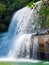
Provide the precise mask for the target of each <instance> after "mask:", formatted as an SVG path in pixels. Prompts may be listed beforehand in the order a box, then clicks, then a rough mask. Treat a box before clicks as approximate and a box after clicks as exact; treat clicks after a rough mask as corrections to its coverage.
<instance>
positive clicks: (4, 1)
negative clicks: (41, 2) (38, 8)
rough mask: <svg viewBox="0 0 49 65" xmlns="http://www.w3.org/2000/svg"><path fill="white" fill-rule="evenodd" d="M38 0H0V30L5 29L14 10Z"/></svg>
mask: <svg viewBox="0 0 49 65" xmlns="http://www.w3.org/2000/svg"><path fill="white" fill-rule="evenodd" d="M35 1H38V0H0V32H3V31H7V30H8V26H9V23H10V20H11V17H12V15H13V13H14V12H15V11H17V10H18V9H20V8H22V7H24V6H26V5H28V6H32V5H33V3H34V2H35Z"/></svg>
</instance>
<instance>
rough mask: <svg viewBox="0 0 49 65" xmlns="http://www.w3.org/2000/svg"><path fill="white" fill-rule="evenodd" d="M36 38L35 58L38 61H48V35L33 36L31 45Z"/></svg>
mask: <svg viewBox="0 0 49 65" xmlns="http://www.w3.org/2000/svg"><path fill="white" fill-rule="evenodd" d="M35 37H36V38H37V41H36V42H35V43H37V45H38V48H37V56H38V59H42V60H43V59H44V60H49V34H44V35H37V36H33V35H32V38H31V42H32V44H34V42H33V41H34V38H35Z"/></svg>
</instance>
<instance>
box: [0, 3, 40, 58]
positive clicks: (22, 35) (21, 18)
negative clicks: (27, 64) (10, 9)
mask: <svg viewBox="0 0 49 65" xmlns="http://www.w3.org/2000/svg"><path fill="white" fill-rule="evenodd" d="M39 3H40V2H37V3H36V5H37V4H39ZM39 10H40V5H39V6H38V7H37V9H35V8H33V9H31V8H28V7H24V8H23V9H20V10H18V11H17V12H15V14H14V16H13V18H12V20H11V24H10V26H9V30H8V32H7V33H6V35H5V36H3V37H2V38H1V40H2V41H1V47H0V48H1V51H2V52H1V51H0V56H1V55H2V56H8V57H9V58H30V54H31V53H30V44H31V37H32V35H35V34H36V33H37V31H36V30H35V27H36V26H38V25H37V19H38V17H39V16H38V15H37V11H39ZM37 40H38V39H37V38H34V41H33V43H34V44H33V56H34V58H37V47H38V42H37ZM35 42H36V43H35ZM2 48H3V49H2Z"/></svg>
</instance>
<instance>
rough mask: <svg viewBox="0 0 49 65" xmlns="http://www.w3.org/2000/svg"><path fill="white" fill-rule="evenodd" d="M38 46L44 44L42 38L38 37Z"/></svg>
mask: <svg viewBox="0 0 49 65" xmlns="http://www.w3.org/2000/svg"><path fill="white" fill-rule="evenodd" d="M38 44H39V45H43V44H44V38H43V37H42V36H40V37H38Z"/></svg>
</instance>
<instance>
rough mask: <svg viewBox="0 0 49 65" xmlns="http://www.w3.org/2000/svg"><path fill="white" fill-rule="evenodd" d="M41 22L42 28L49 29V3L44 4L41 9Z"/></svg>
mask: <svg viewBox="0 0 49 65" xmlns="http://www.w3.org/2000/svg"><path fill="white" fill-rule="evenodd" d="M39 14H40V21H41V27H42V28H48V27H49V3H48V1H47V2H43V3H42V7H41V9H40V12H39Z"/></svg>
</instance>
